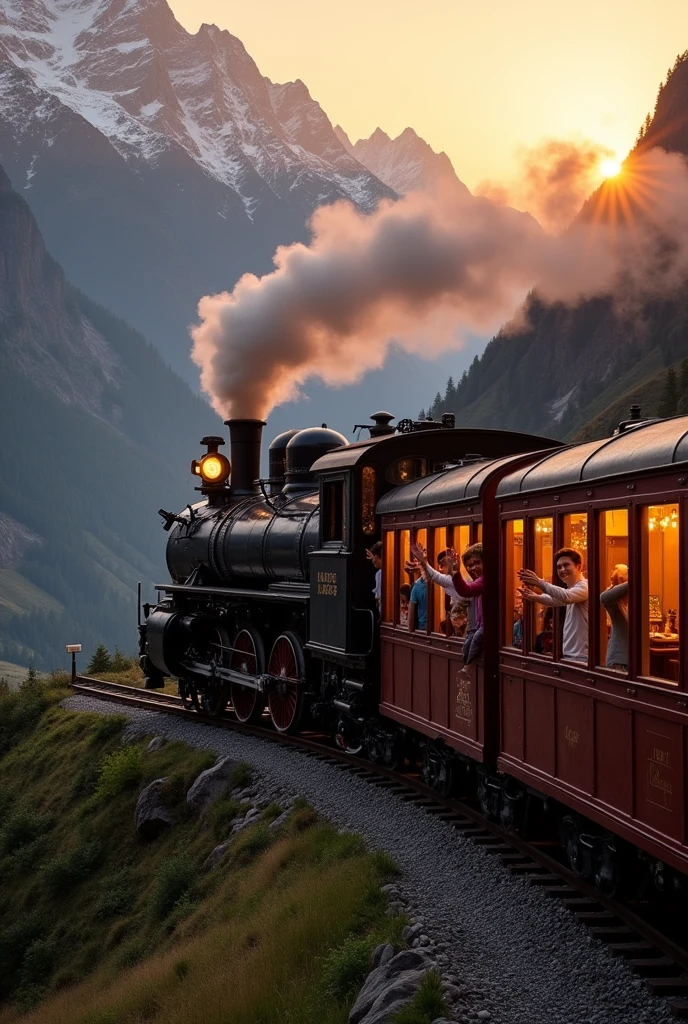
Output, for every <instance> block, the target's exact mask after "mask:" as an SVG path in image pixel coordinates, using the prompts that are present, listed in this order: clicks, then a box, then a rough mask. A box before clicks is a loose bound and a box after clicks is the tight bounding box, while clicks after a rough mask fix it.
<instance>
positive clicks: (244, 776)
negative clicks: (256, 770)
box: [227, 761, 253, 791]
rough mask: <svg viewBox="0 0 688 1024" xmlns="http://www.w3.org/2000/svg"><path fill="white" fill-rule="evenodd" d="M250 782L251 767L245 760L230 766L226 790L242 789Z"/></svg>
mask: <svg viewBox="0 0 688 1024" xmlns="http://www.w3.org/2000/svg"><path fill="white" fill-rule="evenodd" d="M252 782H253V768H252V767H251V765H250V764H246V762H245V761H241V762H240V763H239V764H238V765H236V766H235V767H234V768H232V771H231V773H230V776H229V781H228V782H227V790H228V791H231V790H233V789H244V788H245V787H246V786H250V785H251V783H252Z"/></svg>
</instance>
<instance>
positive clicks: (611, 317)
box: [429, 51, 688, 438]
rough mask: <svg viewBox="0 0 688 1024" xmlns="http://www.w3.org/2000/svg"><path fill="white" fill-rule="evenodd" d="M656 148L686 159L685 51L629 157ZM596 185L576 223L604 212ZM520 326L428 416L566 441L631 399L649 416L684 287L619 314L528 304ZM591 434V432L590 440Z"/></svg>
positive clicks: (608, 302)
mask: <svg viewBox="0 0 688 1024" xmlns="http://www.w3.org/2000/svg"><path fill="white" fill-rule="evenodd" d="M654 146H661V147H663V148H664V149H666V150H667V151H673V152H679V153H682V154H684V155H688V51H686V53H684V54H682V55H680V56H679V57H677V58H676V62H675V64H674V66H673V68H671V69H670V71H669V73H668V75H667V80H666V82H665V83H663V84H662V86H661V87H660V90H659V93H658V96H657V103H656V107H655V111H654V114H652V115H648V117H647V118H646V119H645V123H644V124H643V126H642V127H641V130H640V132H639V135H638V139H637V142H636V149H635V152H641V151H644V150H647V149H651V148H652V147H654ZM613 187H615V186H614V185H610V184H604V185H602V186H601V188H600V189H599V190H598V192H597V193H595V195H593V196H591V198H590V199H589V200H588V202H587V203H586V204H585V206H584V207H583V209H582V210H581V213H580V215H579V216H580V217H581V218H589V217H591V216H593V215H599V213H600V211H601V210H603V209H604V208H605V202H606V199H607V198H608V195H607V192H606V191H605V190H609V189H611V188H613ZM526 313H527V320H526V322H527V323H528V327H527V328H526V329H525V330H524V329H511V328H510V326H509V325H507V327H506V328H504V329H502V331H500V333H499V334H498V335H497V336H496V337H495V338H494V339H493V340H492V341H491V342H490V343H489V344H488V346H487V348H486V349H485V352H484V353H483V355H482V357H481V358H478V357H476V358H475V360H474V361H473V363H472V365H471V367H470V369H469V370H468V371H467V372H466V373H464V374H463V376H462V377H461V379H460V380H459V381H457V382H455V381H454V380H452V379H451V378H450V380H449V381H448V382H447V386H446V388H445V391H444V394H441V393H438V394H437V396H436V398H435V400H434V402H433V403H432V404H431V407H430V410H429V412H430V413H431V414H432V415H438V414H441V413H442V412H453V413H455V414H456V416H457V420H458V423H459V424H461V425H471V426H476V427H497V426H500V427H504V428H508V429H514V430H532V431H534V432H537V433H542V434H550V435H552V436H555V437H562V438H566V437H574V436H576V435H577V434H578V433H579V432H580V431H581V430H582V429H583V428H584V427H585V425H586V424H588V423H589V422H590V421H593V420H594V421H595V423H596V429H597V430H602V436H603V435H604V434H605V433H608V427H609V422H608V421H609V420H610V417H612V416H613V415H615V412H614V410H615V409H616V407H617V405H618V403H619V401H620V400H621V401H622V402H625V401H626V399H627V397H629V396H630V395H631V394H632V395H635V396H637V400H638V401H640V404H641V405H643V413H644V414H649V415H656V414H657V413H658V410H659V403H660V401H661V395H662V392H663V386H662V385H658V386H655V385H656V381H655V384H654V385H652V386H650V382H651V381H653V380H655V378H657V376H658V375H660V376H661V375H662V373H663V372H665V371H666V369H667V368H668V367H670V366H672V365H673V364H676V363H678V362H680V361H681V360H682V359H684V358H685V357H686V356H688V283H687V284H686V286H685V287H684V288H683V289H682V291H681V292H680V294H678V295H677V296H675V297H674V298H672V300H670V301H669V300H667V301H653V302H648V303H647V304H646V305H645V306H644V308H642V309H641V310H636V311H634V315H633V317H623V316H622V315H621V314H620V313H619V312H618V310H617V309H616V308H615V305H614V302H613V301H612V298H611V297H608V298H599V299H594V300H591V301H588V302H584V303H581V304H580V305H579V306H577V307H575V308H569V307H566V306H563V305H559V304H557V305H545V304H544V303H543V302H541V301H540V299H539V298H538V296H537V292H536V291H535V292H533V293H532V294H531V295H530V296H529V297H528V299H527V301H526ZM598 436H599V435H598Z"/></svg>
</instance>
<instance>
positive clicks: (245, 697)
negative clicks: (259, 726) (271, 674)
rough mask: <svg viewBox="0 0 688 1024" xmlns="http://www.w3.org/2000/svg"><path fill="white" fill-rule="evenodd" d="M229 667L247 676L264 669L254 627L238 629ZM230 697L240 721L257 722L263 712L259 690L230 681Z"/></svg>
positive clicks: (258, 640)
mask: <svg viewBox="0 0 688 1024" xmlns="http://www.w3.org/2000/svg"><path fill="white" fill-rule="evenodd" d="M232 647H233V650H232V656H231V659H230V663H229V667H230V668H231V669H232V670H233V671H234V672H242V673H243V674H244V675H248V676H260V675H262V674H263V672H264V671H265V653H264V651H263V641H262V640H261V638H260V634H259V633H258V632H256V630H255V629H240V630H239V632H238V633H237V635H236V637H235V638H234V643H233V644H232ZM229 692H230V697H231V700H232V707H233V708H234V714H235V715H236V716H237V718H238V719H239V721H240V722H257V721H258V720H259V719H260V716H261V715H262V714H263V708H264V707H265V698H264V696H263V694H262V692H261V691H260V690H255V689H254V688H253V687H252V686H242V685H241V683H231V684H230V688H229Z"/></svg>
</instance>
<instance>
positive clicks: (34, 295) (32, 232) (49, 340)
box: [0, 169, 124, 415]
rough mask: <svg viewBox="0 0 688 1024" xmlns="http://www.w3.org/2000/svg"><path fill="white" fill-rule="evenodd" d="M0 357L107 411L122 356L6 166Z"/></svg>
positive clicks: (60, 393) (62, 394) (66, 397)
mask: <svg viewBox="0 0 688 1024" xmlns="http://www.w3.org/2000/svg"><path fill="white" fill-rule="evenodd" d="M0 331H1V332H2V340H1V342H0V358H1V359H2V362H3V364H5V365H7V364H8V363H9V364H11V365H13V366H14V367H16V368H17V369H18V370H20V371H21V372H22V373H23V374H25V375H26V376H27V377H29V378H31V379H32V380H33V381H35V382H37V383H39V384H40V386H42V387H45V388H46V389H48V390H50V391H52V392H53V393H54V394H55V395H56V396H57V397H58V398H60V399H61V400H62V401H63V402H67V403H69V404H75V405H78V406H80V407H81V408H83V409H85V410H87V411H88V412H89V413H92V414H95V415H104V413H105V409H104V405H103V400H102V399H103V391H104V389H105V388H106V387H107V386H108V385H111V386H112V385H114V386H115V387H118V386H119V385H120V384H121V382H122V379H123V376H124V367H123V366H122V363H121V360H120V359H119V358H118V356H117V354H116V353H115V352H114V351H113V350H112V348H111V347H110V346H109V345H108V344H107V342H106V341H105V339H104V338H103V337H102V336H101V335H100V334H99V333H98V332H97V331H96V330H95V328H94V327H93V325H92V324H91V323H89V321H88V320H87V319H86V318H85V317H84V315H83V314H82V312H81V311H80V309H79V307H78V305H77V303H76V301H75V298H74V295H73V293H72V291H71V289H70V288H69V286H68V285H67V282H66V281H65V277H64V273H63V271H62V268H61V267H60V266H59V265H58V264H57V263H56V262H55V261H54V260H53V259H52V257H51V256H50V255H49V254H48V253H47V252H46V249H45V245H44V244H43V239H42V238H41V235H40V232H39V230H38V226H37V224H36V221H35V220H34V218H33V216H32V215H31V212H30V210H29V208H28V206H27V204H26V203H25V202H24V200H23V199H22V198H21V197H20V196H19V195H17V193H16V192H14V191H13V190H12V188H11V187H10V183H9V180H8V178H7V175H6V174H5V173H4V171H2V169H0Z"/></svg>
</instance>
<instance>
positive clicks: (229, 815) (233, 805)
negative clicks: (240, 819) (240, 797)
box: [210, 800, 241, 839]
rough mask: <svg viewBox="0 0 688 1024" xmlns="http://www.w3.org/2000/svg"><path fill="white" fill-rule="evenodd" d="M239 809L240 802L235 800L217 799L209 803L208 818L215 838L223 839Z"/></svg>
mask: <svg viewBox="0 0 688 1024" xmlns="http://www.w3.org/2000/svg"><path fill="white" fill-rule="evenodd" d="M240 810H241V804H239V803H237V801H236V800H217V801H216V802H215V803H214V804H211V808H210V820H211V821H212V826H213V835H214V836H215V838H216V839H224V837H225V836H226V835H227V833H228V832H229V826H230V825H231V824H232V822H233V821H234V819H235V818H236V816H237V814H238V813H239V811H240Z"/></svg>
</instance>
